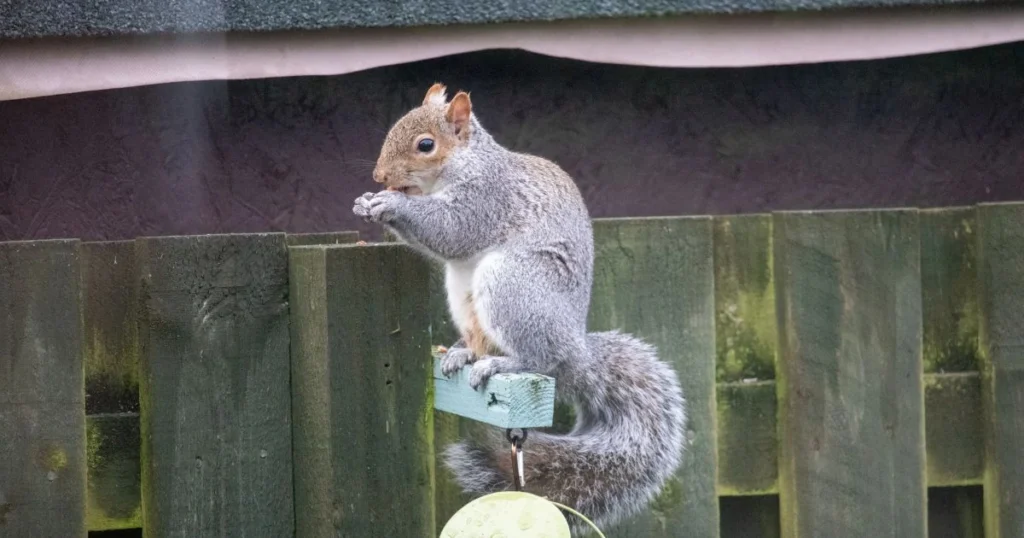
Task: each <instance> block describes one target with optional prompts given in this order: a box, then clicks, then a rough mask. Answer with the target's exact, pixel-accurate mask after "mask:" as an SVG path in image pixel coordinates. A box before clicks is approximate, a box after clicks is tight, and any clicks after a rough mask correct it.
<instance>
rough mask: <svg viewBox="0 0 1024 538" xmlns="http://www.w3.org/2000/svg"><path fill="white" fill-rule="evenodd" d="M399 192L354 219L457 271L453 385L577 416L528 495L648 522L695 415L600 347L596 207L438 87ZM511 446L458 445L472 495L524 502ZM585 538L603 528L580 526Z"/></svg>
mask: <svg viewBox="0 0 1024 538" xmlns="http://www.w3.org/2000/svg"><path fill="white" fill-rule="evenodd" d="M373 178H374V180H375V181H376V182H378V183H382V184H384V185H385V186H386V187H387V189H386V190H383V191H381V192H378V193H366V194H364V195H362V196H360V197H359V198H357V199H356V200H355V206H354V207H353V211H354V212H355V214H356V215H357V216H359V217H362V218H363V219H364V220H366V221H367V222H375V223H380V224H382V225H384V226H385V227H387V228H388V229H389V230H390V231H391V232H392V233H394V234H395V235H396V236H398V237H399V238H401V239H402V240H403V241H404V242H406V243H407V244H408V245H410V246H411V247H413V248H415V249H417V250H419V251H420V252H422V253H424V254H426V255H427V256H430V257H432V258H434V259H437V260H440V261H442V262H443V263H444V264H445V273H446V274H445V277H446V288H447V294H448V305H449V308H450V311H451V315H452V319H453V321H454V323H455V325H456V327H457V328H458V329H459V332H460V334H461V336H462V337H461V338H460V339H459V341H458V342H457V343H455V345H453V346H452V348H451V349H449V350H448V351H447V353H446V354H445V356H444V357H443V359H442V370H443V372H444V373H445V375H451V374H452V373H454V372H457V371H459V370H460V369H461V368H462V367H464V366H466V365H467V364H471V365H472V367H471V375H470V384H471V385H472V386H473V388H475V389H476V388H479V387H480V386H481V385H484V384H485V383H486V382H487V380H488V378H490V377H491V376H492V375H494V374H497V373H515V372H533V373H540V374H545V375H548V376H551V377H554V378H555V381H556V390H557V392H558V398H559V399H561V400H562V401H566V402H570V403H572V404H573V405H574V406H575V408H576V423H575V425H574V427H573V429H572V430H571V431H570V432H569V433H568V434H565V435H556V434H550V433H542V432H530V434H529V441H528V442H527V444H526V445H525V447H524V451H525V455H526V458H525V471H524V474H525V479H526V487H525V490H526V491H529V492H531V493H535V494H538V495H541V496H544V497H547V498H549V499H551V500H553V501H557V502H560V503H562V504H566V505H568V506H571V507H573V508H574V509H576V510H577V511H579V512H580V513H582V514H583V515H585V516H587V517H589V518H591V519H593V520H594V522H595V523H596V524H597V525H598V526H599V527H605V528H606V527H607V526H610V525H614V524H615V523H616V522H618V521H621V520H622V519H624V518H626V517H629V516H631V515H634V514H636V513H637V512H639V511H641V510H643V509H644V508H645V507H646V506H647V504H648V503H649V502H650V501H651V500H652V499H653V498H654V497H655V496H656V495H657V494H658V492H659V491H660V490H661V488H662V487H663V485H664V483H665V481H666V480H667V479H668V478H669V477H671V476H672V474H673V473H674V472H675V470H676V469H677V467H678V466H679V464H680V460H681V458H682V453H683V446H684V438H685V436H684V432H685V428H686V420H687V419H686V409H685V405H686V402H685V400H684V397H683V394H682V390H681V388H680V385H679V381H678V378H677V376H676V374H675V372H674V371H673V370H672V368H670V367H669V366H668V365H667V364H665V363H664V362H662V361H660V360H659V359H658V358H657V356H656V353H655V350H654V348H653V347H652V346H650V345H648V344H646V343H644V342H643V341H641V340H639V339H637V338H634V337H632V336H629V335H626V334H621V333H619V332H598V333H590V334H588V333H587V332H586V329H587V311H588V309H589V307H590V293H591V283H592V278H593V265H594V238H593V230H592V227H591V220H590V216H589V214H588V211H587V208H586V205H585V203H584V200H583V197H582V195H581V194H580V191H579V189H578V187H577V186H576V184H575V182H574V181H573V180H572V178H570V177H569V175H568V174H567V173H566V172H564V171H563V170H562V169H561V168H560V167H558V166H557V165H556V164H554V163H553V162H551V161H548V160H545V159H542V158H539V157H535V156H532V155H526V154H522V153H515V152H512V151H510V150H508V149H506V148H504V147H502V146H501V145H499V144H498V143H497V142H496V141H495V140H494V138H492V137H491V135H490V134H488V132H487V131H485V130H484V128H483V127H482V126H481V124H480V123H479V122H478V120H477V118H476V116H475V115H474V114H473V113H472V104H471V102H470V97H469V94H467V93H465V92H459V93H457V94H456V95H455V96H454V97H453V98H452V99H451V101H450V102H449V101H448V100H447V95H446V92H445V87H444V86H443V85H441V84H435V85H434V86H432V87H431V88H430V90H428V91H427V94H426V97H425V98H424V99H423V104H422V105H421V106H419V107H417V108H415V109H413V110H412V111H410V112H408V113H407V114H406V115H405V116H404V117H402V118H401V119H399V120H398V121H397V122H396V123H395V125H394V126H393V127H392V128H391V130H390V132H389V133H388V135H387V138H386V140H385V142H384V145H383V148H382V149H381V153H380V157H379V159H378V161H377V165H376V167H375V169H374V172H373ZM503 433H504V432H496V431H495V432H493V435H492V436H490V437H488V438H486V439H479V440H466V441H461V442H459V443H455V444H453V445H451V446H449V447H448V448H447V449H446V451H445V453H444V460H445V464H446V466H447V467H448V468H449V469H450V471H451V472H452V473H453V474H454V476H455V479H456V481H457V482H458V484H459V485H460V487H462V488H463V490H465V491H466V492H467V493H472V494H486V493H492V492H496V491H503V490H507V489H511V487H512V468H511V467H512V466H511V461H510V458H509V446H508V442H507V441H506V440H505V438H504V436H503V435H502V434H503ZM569 522H570V526H571V527H572V530H573V534H574V536H579V535H582V534H585V533H586V532H587V530H588V528H589V527H586V526H585V525H584V523H583V522H582V521H581V520H579V519H578V518H575V517H570V518H569Z"/></svg>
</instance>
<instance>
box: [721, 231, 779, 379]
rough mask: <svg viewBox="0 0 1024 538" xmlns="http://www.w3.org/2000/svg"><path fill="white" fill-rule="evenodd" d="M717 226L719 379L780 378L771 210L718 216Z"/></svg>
mask: <svg viewBox="0 0 1024 538" xmlns="http://www.w3.org/2000/svg"><path fill="white" fill-rule="evenodd" d="M714 230H715V235H714V250H715V342H716V348H717V353H716V354H717V360H716V364H717V376H716V378H717V379H718V382H719V383H728V382H734V381H754V380H756V381H767V380H771V379H775V348H776V343H775V339H776V337H777V335H776V333H777V330H776V327H775V283H774V276H773V274H772V219H771V215H736V216H725V217H715V219H714Z"/></svg>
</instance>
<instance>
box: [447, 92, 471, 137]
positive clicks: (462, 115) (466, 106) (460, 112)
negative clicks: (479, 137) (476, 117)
mask: <svg viewBox="0 0 1024 538" xmlns="http://www.w3.org/2000/svg"><path fill="white" fill-rule="evenodd" d="M472 112H473V104H472V103H471V102H470V101H469V94H468V93H466V92H459V93H457V94H455V97H452V102H450V103H448V111H447V112H445V115H444V117H445V119H446V120H448V123H450V124H451V125H452V127H454V128H455V134H456V135H459V136H461V135H462V134H463V133H465V132H466V127H468V126H469V116H470V114H471V113H472Z"/></svg>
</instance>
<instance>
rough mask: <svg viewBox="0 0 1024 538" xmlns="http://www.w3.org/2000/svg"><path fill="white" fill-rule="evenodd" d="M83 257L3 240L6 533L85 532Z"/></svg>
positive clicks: (2, 493) (67, 248)
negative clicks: (81, 289) (81, 281)
mask: <svg viewBox="0 0 1024 538" xmlns="http://www.w3.org/2000/svg"><path fill="white" fill-rule="evenodd" d="M80 263H81V258H80V254H79V243H78V241H64V240H59V241H35V242H11V243H0V447H3V452H4V454H3V457H0V536H11V537H22V536H26V537H35V536H39V537H43V536H46V537H49V536H59V537H61V538H64V537H67V538H85V536H86V525H85V500H86V461H85V459H86V457H85V456H86V452H85V394H84V391H83V389H82V387H83V383H84V381H83V375H82V373H83V366H82V356H83V352H82V326H81V310H80V308H81V291H80V279H81V273H80V271H81V265H80Z"/></svg>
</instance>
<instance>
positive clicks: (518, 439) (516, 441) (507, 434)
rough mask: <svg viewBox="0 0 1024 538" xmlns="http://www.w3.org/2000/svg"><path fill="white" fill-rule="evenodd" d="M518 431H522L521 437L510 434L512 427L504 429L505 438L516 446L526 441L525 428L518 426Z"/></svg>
mask: <svg viewBox="0 0 1024 538" xmlns="http://www.w3.org/2000/svg"><path fill="white" fill-rule="evenodd" d="M519 431H520V432H522V433H523V436H522V437H519V436H518V435H512V428H509V429H507V430H505V439H506V440H507V441H508V442H509V443H512V444H514V445H516V446H520V447H521V446H523V443H525V442H526V436H527V430H526V428H519Z"/></svg>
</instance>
